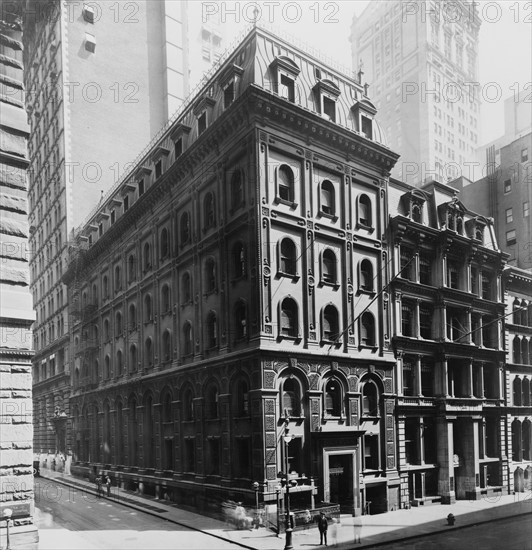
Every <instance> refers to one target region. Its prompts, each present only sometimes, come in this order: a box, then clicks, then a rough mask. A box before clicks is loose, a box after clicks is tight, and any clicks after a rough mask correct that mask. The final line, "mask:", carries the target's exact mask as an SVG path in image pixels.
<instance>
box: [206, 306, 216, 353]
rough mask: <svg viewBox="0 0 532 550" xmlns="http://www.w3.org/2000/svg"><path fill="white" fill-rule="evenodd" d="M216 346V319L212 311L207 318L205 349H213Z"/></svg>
mask: <svg viewBox="0 0 532 550" xmlns="http://www.w3.org/2000/svg"><path fill="white" fill-rule="evenodd" d="M217 345H218V319H217V318H216V313H215V312H214V311H211V312H209V314H208V316H207V348H208V349H213V348H215V347H216V346H217Z"/></svg>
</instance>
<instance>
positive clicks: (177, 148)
mask: <svg viewBox="0 0 532 550" xmlns="http://www.w3.org/2000/svg"><path fill="white" fill-rule="evenodd" d="M174 153H175V158H176V159H177V158H179V157H180V156H181V155H182V154H183V138H179V139H178V140H177V141H176V142H175V143H174Z"/></svg>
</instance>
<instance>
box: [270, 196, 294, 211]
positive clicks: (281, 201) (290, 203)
mask: <svg viewBox="0 0 532 550" xmlns="http://www.w3.org/2000/svg"><path fill="white" fill-rule="evenodd" d="M273 202H274V203H275V204H284V205H285V206H289V207H290V208H292V209H295V208H297V206H298V203H297V202H294V201H288V200H286V199H282V198H281V197H279V196H276V197H275V199H274V201H273Z"/></svg>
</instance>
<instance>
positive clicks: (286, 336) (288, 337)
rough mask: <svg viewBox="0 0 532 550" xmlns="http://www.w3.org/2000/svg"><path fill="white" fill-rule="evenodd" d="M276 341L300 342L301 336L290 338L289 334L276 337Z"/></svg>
mask: <svg viewBox="0 0 532 550" xmlns="http://www.w3.org/2000/svg"><path fill="white" fill-rule="evenodd" d="M277 339H278V340H291V341H292V342H296V343H297V342H300V341H301V336H300V335H297V336H292V335H290V334H279V336H277Z"/></svg>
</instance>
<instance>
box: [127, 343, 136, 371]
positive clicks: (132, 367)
mask: <svg viewBox="0 0 532 550" xmlns="http://www.w3.org/2000/svg"><path fill="white" fill-rule="evenodd" d="M137 368H138V355H137V346H136V345H135V344H131V345H130V346H129V371H130V372H136V371H137Z"/></svg>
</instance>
